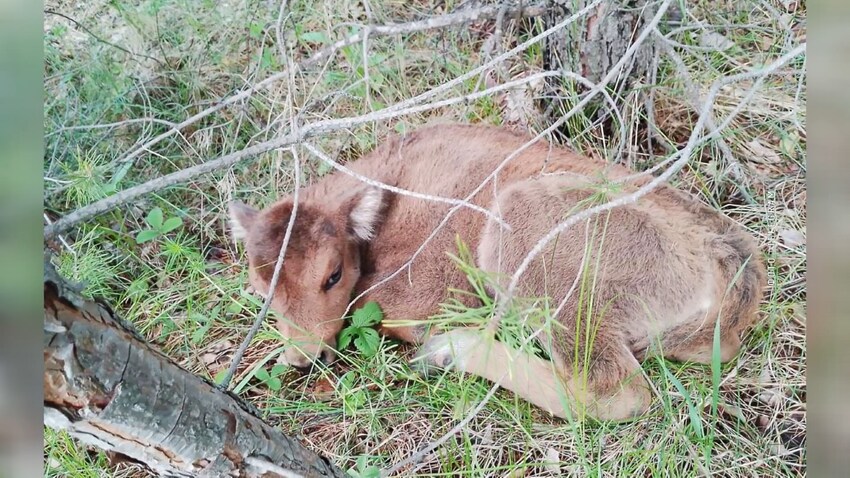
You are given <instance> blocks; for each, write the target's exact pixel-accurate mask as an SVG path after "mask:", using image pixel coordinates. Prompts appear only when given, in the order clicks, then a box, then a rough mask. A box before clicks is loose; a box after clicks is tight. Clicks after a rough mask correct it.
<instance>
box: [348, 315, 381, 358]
mask: <svg viewBox="0 0 850 478" xmlns="http://www.w3.org/2000/svg"><path fill="white" fill-rule="evenodd" d="M383 318H384V313H383V311H381V308H380V307H379V306H378V304H377V303H376V302H367V303H366V304H365V305H363V307H361V308H359V309H357V310H355V311H354V314H353V315H352V316H351V325H349V326H348V327H346V328H344V329H342V332H340V334H339V341H338V342H337V343H338V344H339V349H340V350H343V349H345V348H346V347H348V344H350V343H351V342H352V340H353V341H354V346H355V347H357V350H358V351H360V353H361V354H363V356H365V357H373V356H374V355H375V354H376V353H378V345H379V344H380V343H381V339H380V337H378V332H377V331H376V330H375V329H374V328H373V326H374V325H377V324H378V323H379V322H380V321H381V320H383Z"/></svg>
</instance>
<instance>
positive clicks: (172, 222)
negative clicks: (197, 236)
mask: <svg viewBox="0 0 850 478" xmlns="http://www.w3.org/2000/svg"><path fill="white" fill-rule="evenodd" d="M181 225H183V220H182V219H180V218H179V217H176V216H175V217H169V218H168V219H166V220H165V222H164V223H162V229H160V232H162V233H163V234H165V233H166V232H169V231H173V230H174V229H177V228H178V227H180V226H181Z"/></svg>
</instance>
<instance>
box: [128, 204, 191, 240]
mask: <svg viewBox="0 0 850 478" xmlns="http://www.w3.org/2000/svg"><path fill="white" fill-rule="evenodd" d="M145 222H146V223H148V226H150V228H149V229H143V230H142V231H140V232H139V233H138V234H137V235H136V244H143V243H145V242H148V241H150V240H153V239H156V238H157V237H160V236H164V235H165V234H166V233H168V232H171V231H173V230H175V229H177V228H178V227H180V226H181V225H182V224H183V220H182V219H180V218H179V217H177V216H174V217H169V218H168V219H165V220H164V221H163V214H162V209H160V208H158V207H155V208H153V209H151V212H149V213H148V216H147V217H146V218H145Z"/></svg>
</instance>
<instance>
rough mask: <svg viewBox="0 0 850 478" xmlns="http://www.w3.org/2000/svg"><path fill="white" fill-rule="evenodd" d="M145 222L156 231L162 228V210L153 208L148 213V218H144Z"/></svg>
mask: <svg viewBox="0 0 850 478" xmlns="http://www.w3.org/2000/svg"><path fill="white" fill-rule="evenodd" d="M145 222H147V223H148V225H149V226H150V227H152V228H154V229H156V230H159V229H161V228H162V209H160V208H158V207H155V208H153V209H151V212H149V213H148V217H146V218H145Z"/></svg>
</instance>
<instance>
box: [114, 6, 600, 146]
mask: <svg viewBox="0 0 850 478" xmlns="http://www.w3.org/2000/svg"><path fill="white" fill-rule="evenodd" d="M596 3H599V0H597V2H596ZM547 8H548V7H545V6H540V5H533V6H529V7H525V8H522V7H518V8H512V9H510V10H509V12H507V13H506V15H508V16H511V17H520V16H525V17H531V16H540V15H542V14H544V13H545V12H546V11H547ZM498 13H499V7H498V6H486V7H481V8H476V9H470V10H466V11H463V12H458V13H451V14H447V15H441V16H439V17H434V18H429V19H427V20H419V21H414V22H408V23H399V24H394V25H376V26H367V27H365V28H364V29H363V30H362V31H360V32H359V33H357V34H355V35H352V36H350V37H348V38H345V39H343V40H340V41H338V42H336V43H334V44H332V45H329V46H327V47H325V48H323V49H321V50H319V51H318V52H316V53H315V54H314V55H313V56H311V57H309V58H307V59H306V60H304V61H302V62H300V63H295V64H292V65H291V66H290V67H289V68H286V69H285V70H284V71H281V72H278V73H275V74H274V75H271V76H269V77H268V78H266V79H264V80H263V81H260V82H259V83H257V84H256V85H253V87H251V88H248V89H245V90H243V91H241V92H239V93H237V94H235V95H232V96H230V97H228V98H226V99H224V100H222V101H221V102H220V103H218V104H216V105H215V106H211V107H209V108H207V109H205V110H203V111H200V112H198V113H196V114H194V115H192V116H190V117H189V118H186V119H185V120H183V121H181V122H180V123H178V124H176V125H174V127H173V128H171V129H170V130H168V131H166V132H164V133H162V134H160V135H158V136H156V137H155V138H153V139H151V140H150V141H147V142H146V143H144V144H143V145H141V146H139V147H138V148H137V149H135V150H133V151H131V152H130V153H128V154H127V155H126V156H124V157H123V158H121V160H120V162H127V161H133V160H134V159H136V158H137V157H139V156H140V155H141V154H142V153H144V152H145V151H149V150H150V148H151V147H153V146H154V145H156V144H158V143H159V142H160V141H162V140H164V139H167V138H170V137H171V136H174V135H175V134H177V133H178V132H179V131H180V130H182V129H184V128H186V127H188V126H190V125H192V124H194V123H197V122H198V121H200V120H202V119H203V118H206V117H207V116H209V115H211V114H214V113H216V112H217V111H219V110H221V109H223V108H225V107H227V106H229V105H232V104H234V103H237V102H239V101H242V100H244V99H246V98H248V97H249V96H251V95H252V94H254V93H255V92H257V91H259V90H262V89H264V88H267V87H269V86H271V85H272V84H274V83H276V82H278V81H280V80H282V79H285V78H287V77H288V76H289V75H290V73H291V71H289V70H294V72H298V71H300V70H304V69H306V68H309V67H311V66H313V65H315V64H317V63H319V62H321V61H324V60H326V59H328V58H331V57H332V56H333V55H335V54H336V52H337V51H339V50H340V49H342V48H345V47H347V46H350V45H354V44H356V43H358V42H361V41H363V37H364V36H366V35H368V36H372V37H375V36H387V35H397V34H407V33H415V32H419V31H425V30H431V29H435V28H446V27H450V26H454V25H462V24H465V23H469V22H472V21H476V20H483V19H491V18H495V17H496V16H497V15H498Z"/></svg>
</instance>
